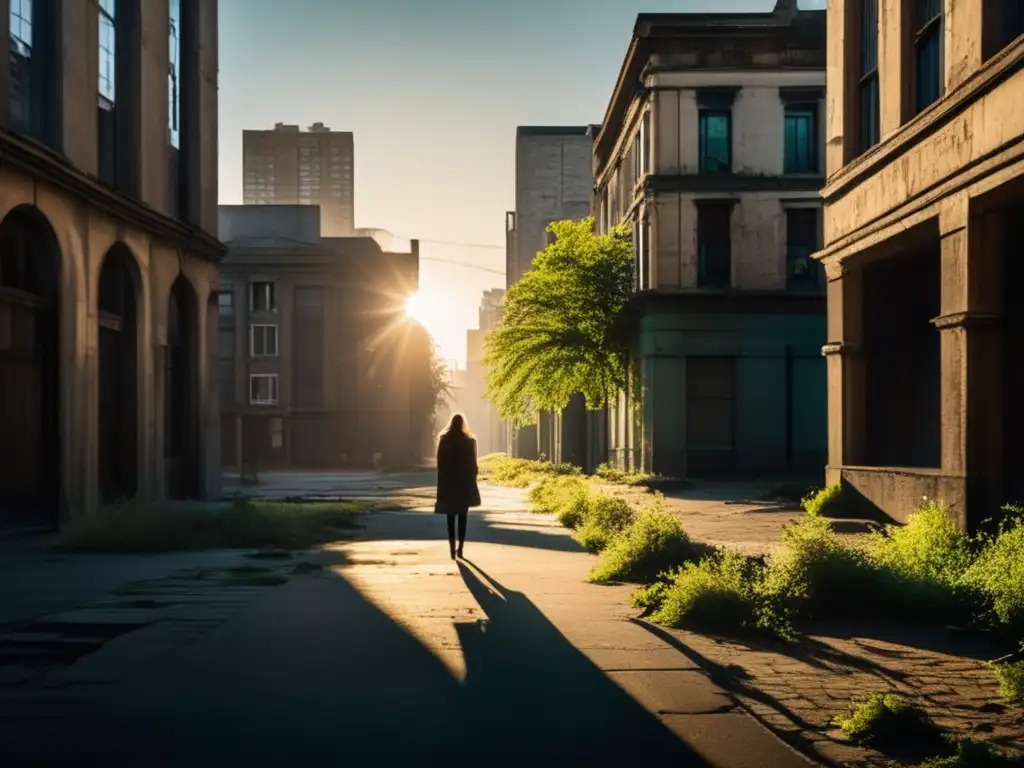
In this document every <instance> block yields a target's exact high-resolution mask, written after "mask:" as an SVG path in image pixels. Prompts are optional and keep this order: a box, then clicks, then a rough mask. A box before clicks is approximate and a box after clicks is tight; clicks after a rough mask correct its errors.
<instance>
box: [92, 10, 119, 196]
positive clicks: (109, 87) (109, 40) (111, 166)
mask: <svg viewBox="0 0 1024 768" xmlns="http://www.w3.org/2000/svg"><path fill="white" fill-rule="evenodd" d="M114 2H115V0H100V3H99V15H100V17H99V41H100V44H99V54H100V56H99V114H98V118H97V132H98V140H99V158H98V165H99V169H98V170H99V177H100V179H101V180H103V181H105V182H106V183H107V184H111V185H112V184H114V182H115V179H116V175H117V171H116V159H115V158H116V153H117V135H116V128H117V121H116V118H115V112H114V106H115V104H116V92H115V84H116V81H117V77H116V66H115V64H116V58H115V47H116V38H117V32H116V26H117V25H116V23H115V7H114Z"/></svg>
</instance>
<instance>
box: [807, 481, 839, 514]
mask: <svg viewBox="0 0 1024 768" xmlns="http://www.w3.org/2000/svg"><path fill="white" fill-rule="evenodd" d="M843 504H844V499H843V486H842V485H840V484H839V483H836V484H835V485H830V486H828V487H826V488H822V489H821V490H820V491H812V492H811V493H809V494H808V495H807V496H805V497H804V498H803V500H802V501H801V502H800V506H801V507H803V508H804V510H805V511H806V512H807V514H809V515H822V516H824V517H831V516H836V515H839V514H842V511H843V509H842V508H843Z"/></svg>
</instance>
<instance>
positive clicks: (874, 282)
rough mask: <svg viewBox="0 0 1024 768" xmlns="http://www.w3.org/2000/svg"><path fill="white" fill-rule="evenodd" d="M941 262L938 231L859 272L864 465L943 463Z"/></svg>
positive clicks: (896, 465)
mask: <svg viewBox="0 0 1024 768" xmlns="http://www.w3.org/2000/svg"><path fill="white" fill-rule="evenodd" d="M939 257H940V246H939V239H938V233H937V231H936V232H935V233H927V236H926V242H923V243H919V244H916V245H915V246H914V247H910V248H907V249H906V250H905V251H903V252H901V253H898V254H893V255H891V256H887V257H886V258H884V259H881V260H879V261H877V262H874V263H872V264H870V265H868V266H866V267H864V355H865V362H866V365H865V369H866V371H865V372H866V388H867V404H866V409H865V410H866V413H865V420H866V425H865V426H866V455H865V457H864V462H863V463H864V464H865V465H867V466H872V467H939V466H940V463H941V455H940V454H941V446H942V433H941V415H940V406H941V400H940V394H941V384H942V377H941V370H940V355H939V331H938V330H937V329H936V328H935V326H934V325H933V324H932V319H933V318H935V317H936V316H937V315H938V314H939V312H940V307H939V293H940V268H939Z"/></svg>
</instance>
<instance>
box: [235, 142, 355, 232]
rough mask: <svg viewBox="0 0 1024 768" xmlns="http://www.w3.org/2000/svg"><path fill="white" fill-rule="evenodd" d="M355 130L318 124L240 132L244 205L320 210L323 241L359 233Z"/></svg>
mask: <svg viewBox="0 0 1024 768" xmlns="http://www.w3.org/2000/svg"><path fill="white" fill-rule="evenodd" d="M354 164H355V160H354V149H353V139H352V133H351V131H332V130H331V129H330V128H328V127H327V126H325V125H324V124H323V123H314V124H313V125H311V126H310V127H309V128H308V129H307V130H305V131H300V130H299V126H297V125H285V124H283V123H278V124H277V125H275V126H274V129H273V130H271V131H242V173H243V174H244V176H243V202H244V203H245V204H246V205H319V206H320V215H321V224H320V226H321V227H322V231H321V233H320V234H321V236H322V237H349V236H351V235H352V234H353V230H354V228H355V191H354V189H355V187H354V185H355V182H354V169H353V165H354Z"/></svg>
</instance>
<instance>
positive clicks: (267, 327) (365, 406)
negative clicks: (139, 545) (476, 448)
mask: <svg viewBox="0 0 1024 768" xmlns="http://www.w3.org/2000/svg"><path fill="white" fill-rule="evenodd" d="M320 215H321V212H320V208H319V206H315V205H301V204H300V205H236V206H221V208H220V228H221V229H220V235H221V238H222V239H223V240H224V242H225V244H226V245H227V246H228V254H227V256H226V257H225V259H224V262H223V264H222V265H221V284H220V294H219V296H218V305H219V313H220V320H219V340H218V349H219V351H218V358H219V362H218V365H219V379H220V402H221V445H222V450H221V455H222V460H223V463H224V465H225V466H228V467H234V468H238V469H240V470H243V471H248V470H250V469H255V471H257V472H258V471H260V470H267V469H281V468H289V467H294V468H306V469H331V468H340V467H348V466H362V467H369V466H373V465H374V464H375V463H376V464H384V465H386V466H408V465H409V464H413V463H416V462H418V461H419V460H420V459H421V458H422V454H421V448H422V444H423V437H424V436H421V435H418V434H417V432H416V430H417V426H418V424H417V422H416V418H415V416H416V413H417V411H416V403H415V398H416V393H417V389H416V386H417V384H422V383H424V381H425V376H424V373H423V372H424V371H425V370H426V369H425V367H424V366H426V365H428V363H427V361H425V360H423V359H421V358H422V354H423V351H424V346H423V343H421V342H422V339H420V338H418V337H417V336H416V334H417V332H418V330H419V329H417V328H414V327H413V326H412V324H411V323H410V322H409V321H408V320H407V319H406V317H405V306H406V302H407V300H408V298H409V296H411V295H412V294H413V293H415V291H416V289H417V287H418V284H419V244H418V242H417V241H416V240H413V241H411V243H410V250H409V252H405V253H401V252H398V253H395V252H389V251H384V250H383V249H382V248H381V245H380V243H379V242H378V239H377V238H375V237H338V238H333V237H329V238H325V237H321V236H320V231H321V230H320V226H321V222H320ZM377 235H378V237H379V238H380V239H382V240H384V242H387V241H388V240H390V239H391V238H390V236H388V234H387V233H383V232H379V233H377ZM389 247H390V246H389ZM422 428H423V429H424V430H426V431H429V430H430V429H431V425H430V423H429V421H426V420H424V423H423V425H422ZM375 456H376V459H375Z"/></svg>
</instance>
